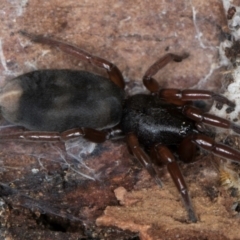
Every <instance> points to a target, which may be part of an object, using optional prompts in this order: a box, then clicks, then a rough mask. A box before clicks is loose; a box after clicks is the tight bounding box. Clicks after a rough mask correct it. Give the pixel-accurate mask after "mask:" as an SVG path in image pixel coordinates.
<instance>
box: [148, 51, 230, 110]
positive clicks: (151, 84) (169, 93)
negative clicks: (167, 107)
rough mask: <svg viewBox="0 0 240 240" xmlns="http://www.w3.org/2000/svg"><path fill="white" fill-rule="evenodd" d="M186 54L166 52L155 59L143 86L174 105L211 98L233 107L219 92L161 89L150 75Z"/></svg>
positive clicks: (180, 59) (185, 56) (181, 58)
mask: <svg viewBox="0 0 240 240" xmlns="http://www.w3.org/2000/svg"><path fill="white" fill-rule="evenodd" d="M187 57H188V54H183V55H182V56H179V55H175V54H172V53H168V54H166V55H164V56H163V57H161V58H160V59H159V60H157V61H156V62H155V63H154V64H153V65H152V66H150V67H149V69H148V70H147V71H146V73H145V74H144V77H143V84H144V86H145V87H146V88H147V89H148V90H149V91H150V92H152V93H156V94H157V95H158V96H159V97H160V98H163V99H165V100H166V101H168V102H171V103H173V104H176V105H184V104H185V103H186V102H187V101H194V100H208V99H213V100H215V101H217V102H220V103H223V104H227V105H228V106H230V107H231V108H234V107H235V104H234V103H233V102H232V101H230V100H228V99H227V98H225V97H224V96H222V95H220V94H216V93H214V92H212V91H208V90H194V89H186V90H180V89H175V88H169V89H168V88H165V89H161V88H160V85H159V83H158V82H157V81H156V80H155V79H154V78H153V77H152V76H153V75H155V74H156V73H157V72H158V71H159V70H160V69H162V68H163V67H165V66H166V65H167V64H168V63H170V62H171V61H175V62H181V61H182V60H183V59H185V58H187Z"/></svg>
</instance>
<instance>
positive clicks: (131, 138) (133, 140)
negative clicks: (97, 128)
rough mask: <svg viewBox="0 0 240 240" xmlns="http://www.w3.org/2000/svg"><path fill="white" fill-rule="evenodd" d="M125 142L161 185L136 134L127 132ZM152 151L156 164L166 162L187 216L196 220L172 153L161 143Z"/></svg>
mask: <svg viewBox="0 0 240 240" xmlns="http://www.w3.org/2000/svg"><path fill="white" fill-rule="evenodd" d="M127 143H128V146H129V148H130V150H131V152H132V154H133V155H134V156H135V157H136V158H137V159H138V161H139V162H140V163H141V164H142V165H143V166H144V167H145V168H146V169H147V171H148V173H149V174H150V175H151V176H152V177H153V178H154V179H155V181H156V182H157V183H158V185H160V186H162V183H161V180H160V176H159V175H158V173H157V172H156V171H155V169H154V167H153V164H152V160H151V159H150V158H149V157H148V155H147V154H146V153H145V152H144V151H143V150H142V149H141V147H140V146H139V142H138V139H137V136H136V135H135V134H134V133H129V134H128V136H127ZM153 151H154V152H155V154H154V157H155V159H153V160H155V161H154V163H155V164H156V165H162V164H166V165H167V169H168V171H169V173H170V175H171V177H172V179H173V181H174V183H175V185H176V187H177V189H178V191H179V192H180V194H181V197H182V199H183V202H184V205H185V208H186V210H187V212H188V216H189V219H190V221H191V222H197V217H196V215H195V212H194V209H193V206H192V201H191V198H190V195H189V192H188V189H187V185H186V182H185V180H184V178H183V175H182V173H181V170H180V168H179V166H178V164H177V162H176V161H175V158H174V156H173V154H172V153H171V152H170V151H169V149H168V148H167V147H165V146H163V145H160V144H157V145H155V146H154V148H153Z"/></svg>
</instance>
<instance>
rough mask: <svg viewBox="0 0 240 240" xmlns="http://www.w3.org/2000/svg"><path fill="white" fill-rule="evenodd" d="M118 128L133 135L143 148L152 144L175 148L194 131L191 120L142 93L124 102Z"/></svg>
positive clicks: (156, 98) (157, 99) (174, 107)
mask: <svg viewBox="0 0 240 240" xmlns="http://www.w3.org/2000/svg"><path fill="white" fill-rule="evenodd" d="M121 125H122V130H123V132H125V133H129V132H134V133H135V134H136V135H137V137H138V139H139V142H140V143H142V144H143V145H144V146H145V147H150V146H153V145H154V144H155V143H162V144H164V145H177V144H179V143H180V142H181V141H182V139H183V138H184V137H185V136H186V135H188V134H190V133H191V132H193V130H194V123H193V121H191V120H189V119H187V118H186V117H185V116H184V115H183V114H182V113H181V111H180V109H179V108H178V107H177V106H175V105H172V104H169V103H166V102H164V101H162V100H160V99H159V98H158V97H157V96H151V95H144V94H138V95H134V96H132V97H130V98H129V99H127V100H126V102H125V104H124V108H123V115H122V121H121Z"/></svg>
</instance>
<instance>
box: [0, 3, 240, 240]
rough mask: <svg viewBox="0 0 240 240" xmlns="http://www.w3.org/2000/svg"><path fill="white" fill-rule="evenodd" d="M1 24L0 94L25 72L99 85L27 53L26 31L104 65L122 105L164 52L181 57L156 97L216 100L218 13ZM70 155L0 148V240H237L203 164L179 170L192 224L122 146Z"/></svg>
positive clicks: (218, 6) (86, 7)
mask: <svg viewBox="0 0 240 240" xmlns="http://www.w3.org/2000/svg"><path fill="white" fill-rule="evenodd" d="M0 12H1V18H0V21H1V29H0V36H1V42H0V61H1V64H0V76H1V82H0V84H1V86H2V85H4V83H5V82H6V81H8V80H9V79H11V78H13V77H14V76H17V75H19V74H22V73H25V72H28V71H32V70H35V69H47V68H59V69H62V68H70V69H86V70H89V71H93V72H95V73H97V74H101V75H103V76H106V73H105V72H104V71H103V70H101V69H96V68H93V67H92V66H89V65H88V64H86V63H84V62H79V61H78V59H76V58H73V57H71V56H68V55H66V54H64V53H61V52H60V51H58V50H56V49H50V48H49V47H47V46H41V45H38V44H33V43H31V42H30V41H29V40H28V39H26V38H24V37H23V36H21V35H20V34H19V33H18V31H19V30H25V31H28V32H31V33H35V34H46V35H49V36H53V37H54V38H57V39H61V40H63V41H67V42H69V43H73V44H75V45H77V46H79V47H81V48H83V49H85V50H87V51H89V52H90V53H92V54H94V55H97V56H100V57H103V58H106V59H108V60H110V61H111V62H113V63H114V64H116V65H117V66H118V67H119V68H120V70H121V71H122V73H123V75H124V78H125V81H126V82H127V88H126V90H127V92H128V93H129V94H134V93H136V92H139V91H144V88H143V86H142V82H141V78H142V76H143V75H144V72H145V71H146V70H147V68H148V67H149V66H150V65H151V64H152V63H153V62H154V61H156V60H157V59H158V58H159V57H160V56H162V55H164V54H165V53H167V52H174V53H178V54H181V53H185V52H187V53H189V54H190V56H189V58H188V59H186V60H184V61H183V62H182V63H171V64H169V65H168V66H167V67H166V68H165V69H164V70H161V71H160V72H159V73H158V74H157V75H156V79H158V80H159V83H161V85H162V86H164V87H176V88H188V87H194V86H195V87H196V88H204V89H206V88H207V89H213V90H215V91H217V92H221V85H222V82H221V79H222V75H221V69H219V59H218V46H219V43H220V41H221V40H222V39H223V38H224V32H226V31H227V27H226V18H225V14H224V11H223V7H222V3H221V1H217V0H211V1H198V0H196V1H162V0H161V1H140V0H137V1H110V0H103V1H100V2H99V3H97V2H96V1H93V0H90V1H73V0H65V1H60V0H50V1H37V0H29V1H1V3H0ZM2 122H3V125H4V124H5V123H4V121H2ZM12 130H14V129H12ZM12 130H11V131H12ZM1 131H7V132H8V130H6V129H5V128H3V129H2V130H1ZM77 144H79V146H78V147H74V146H73V143H70V144H69V145H67V146H70V150H71V151H72V152H73V153H72V152H71V153H72V154H73V155H74V156H75V158H74V157H71V156H72V155H70V154H66V152H65V145H64V144H62V143H61V144H48V143H19V142H8V143H4V142H1V143H0V164H1V168H0V182H1V185H0V197H1V202H0V203H1V204H0V207H1V214H0V222H1V229H0V234H1V236H2V237H6V238H7V239H14V240H15V239H139V238H140V239H154V240H155V239H164V240H165V239H212V240H214V239H217V240H219V239H240V234H239V224H240V220H239V218H238V217H239V216H238V215H237V212H236V211H233V210H232V209H231V208H232V206H233V203H234V201H236V200H237V198H236V197H235V198H233V197H231V196H230V194H229V193H228V192H227V191H225V190H224V189H223V188H222V187H221V186H220V182H219V176H218V172H217V171H216V169H215V168H214V166H213V165H212V163H211V160H212V156H211V154H208V155H206V156H205V155H200V156H198V160H199V161H198V162H196V163H193V164H190V165H184V164H180V165H181V167H182V169H183V174H184V176H185V177H186V181H187V183H188V185H189V190H190V192H191V196H192V199H193V204H194V207H195V209H196V213H197V216H198V217H199V222H198V223H196V224H192V223H189V222H188V221H187V214H186V211H185V209H184V207H183V205H182V203H181V200H180V197H179V194H178V192H177V190H176V189H175V187H174V185H173V183H172V181H171V179H170V176H169V174H168V173H167V171H166V169H165V168H163V170H162V175H163V178H162V180H163V182H164V187H163V188H162V189H159V188H158V187H157V186H156V185H155V182H154V181H153V180H152V179H150V177H149V176H148V174H147V173H146V171H145V170H143V169H142V168H141V166H140V165H139V163H137V161H135V160H134V159H133V158H132V156H131V155H130V154H129V153H128V151H127V148H126V146H125V144H124V141H117V142H110V141H108V142H106V143H104V144H99V145H98V146H95V145H93V144H87V143H86V142H82V141H79V142H77ZM85 145H86V146H85ZM84 151H85V152H87V153H84ZM79 152H81V153H82V154H83V155H82V156H79V154H78V153H79ZM88 152H90V153H88ZM76 156H77V157H76ZM69 164H70V165H69ZM84 164H86V165H87V166H88V167H89V168H90V169H89V168H86V167H84ZM79 172H81V173H82V174H87V175H88V176H90V177H91V178H94V179H96V181H93V180H91V179H86V178H84V177H82V175H81V174H80V173H79Z"/></svg>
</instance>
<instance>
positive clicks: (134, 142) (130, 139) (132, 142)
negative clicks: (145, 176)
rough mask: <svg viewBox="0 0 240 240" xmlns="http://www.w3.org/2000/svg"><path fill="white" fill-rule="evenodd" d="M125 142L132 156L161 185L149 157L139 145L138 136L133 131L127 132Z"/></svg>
mask: <svg viewBox="0 0 240 240" xmlns="http://www.w3.org/2000/svg"><path fill="white" fill-rule="evenodd" d="M127 144H128V147H129V149H130V151H131V153H132V154H133V155H134V157H135V158H136V159H137V160H138V161H139V162H140V163H141V164H142V166H143V167H145V168H146V170H147V171H148V173H149V174H150V176H151V177H152V178H153V179H155V181H156V183H157V184H158V185H159V186H160V187H162V181H161V179H160V177H159V176H158V173H157V172H156V170H155V169H154V167H153V165H152V161H151V159H150V158H149V156H148V155H147V154H146V153H145V151H144V150H143V149H142V148H141V147H140V146H139V142H138V138H137V136H136V135H135V134H134V133H129V134H128V135H127Z"/></svg>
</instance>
